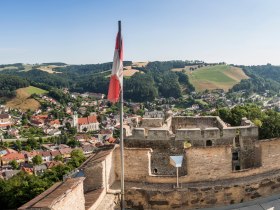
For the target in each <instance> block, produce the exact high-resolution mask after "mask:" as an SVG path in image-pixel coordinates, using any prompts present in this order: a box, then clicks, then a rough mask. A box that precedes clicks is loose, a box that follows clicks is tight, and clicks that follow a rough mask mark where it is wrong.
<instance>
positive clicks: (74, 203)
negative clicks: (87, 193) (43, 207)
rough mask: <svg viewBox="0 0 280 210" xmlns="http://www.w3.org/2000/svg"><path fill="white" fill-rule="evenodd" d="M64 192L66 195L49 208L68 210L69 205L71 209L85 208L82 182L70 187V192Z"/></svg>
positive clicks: (81, 209) (79, 209)
mask: <svg viewBox="0 0 280 210" xmlns="http://www.w3.org/2000/svg"><path fill="white" fill-rule="evenodd" d="M65 193H67V196H65V197H64V199H61V200H60V201H59V202H57V203H55V204H54V205H53V206H52V208H51V209H52V210H69V206H71V209H73V210H74V209H76V210H84V209H85V197H84V188H83V183H82V182H81V183H80V184H79V185H77V186H76V187H75V188H74V189H72V190H71V192H70V191H68V192H67V191H66V192H65Z"/></svg>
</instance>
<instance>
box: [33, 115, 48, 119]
mask: <svg viewBox="0 0 280 210" xmlns="http://www.w3.org/2000/svg"><path fill="white" fill-rule="evenodd" d="M32 118H37V119H47V118H48V115H36V116H32Z"/></svg>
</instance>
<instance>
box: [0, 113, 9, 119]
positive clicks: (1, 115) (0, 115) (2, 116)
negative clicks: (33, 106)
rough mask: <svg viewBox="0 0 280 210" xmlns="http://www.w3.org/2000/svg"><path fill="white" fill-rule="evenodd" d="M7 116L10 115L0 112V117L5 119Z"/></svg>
mask: <svg viewBox="0 0 280 210" xmlns="http://www.w3.org/2000/svg"><path fill="white" fill-rule="evenodd" d="M9 117H10V115H8V114H0V119H6V118H9Z"/></svg>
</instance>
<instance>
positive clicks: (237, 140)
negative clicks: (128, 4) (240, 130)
mask: <svg viewBox="0 0 280 210" xmlns="http://www.w3.org/2000/svg"><path fill="white" fill-rule="evenodd" d="M234 141H235V146H236V147H240V141H239V135H237V136H236V137H235V138H234Z"/></svg>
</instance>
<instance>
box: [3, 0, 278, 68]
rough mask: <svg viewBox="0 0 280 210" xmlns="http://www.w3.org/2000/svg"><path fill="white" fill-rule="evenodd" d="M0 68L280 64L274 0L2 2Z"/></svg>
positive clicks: (36, 0)
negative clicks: (117, 52) (121, 62)
mask: <svg viewBox="0 0 280 210" xmlns="http://www.w3.org/2000/svg"><path fill="white" fill-rule="evenodd" d="M0 9H1V10H0V26H1V32H0V63H2V64H4V63H15V62H23V63H42V62H55V61H61V62H66V63H70V64H79V63H81V64H85V63H101V62H108V61H112V58H113V50H114V42H115V36H116V32H117V21H118V20H122V27H123V37H124V57H125V60H132V61H154V60H193V59H198V60H204V61H206V62H221V61H224V62H227V63H233V64H246V65H253V64H266V63H272V64H275V65H280V12H279V11H280V1H278V0H6V1H4V0H3V1H0Z"/></svg>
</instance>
